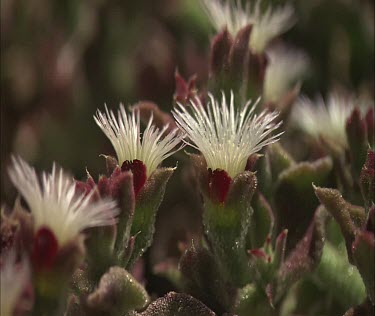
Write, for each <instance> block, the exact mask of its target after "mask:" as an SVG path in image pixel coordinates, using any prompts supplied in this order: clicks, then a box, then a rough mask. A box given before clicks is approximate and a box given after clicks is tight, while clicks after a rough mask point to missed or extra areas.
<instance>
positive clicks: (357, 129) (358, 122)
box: [346, 107, 367, 146]
mask: <svg viewBox="0 0 375 316" xmlns="http://www.w3.org/2000/svg"><path fill="white" fill-rule="evenodd" d="M346 133H347V135H348V140H349V144H350V146H352V145H354V146H355V145H357V144H362V143H363V141H364V139H365V138H366V134H367V131H366V122H365V121H364V120H362V118H361V112H360V111H359V109H358V108H357V107H355V108H354V110H353V112H352V114H351V115H350V116H349V118H348V120H347V122H346Z"/></svg>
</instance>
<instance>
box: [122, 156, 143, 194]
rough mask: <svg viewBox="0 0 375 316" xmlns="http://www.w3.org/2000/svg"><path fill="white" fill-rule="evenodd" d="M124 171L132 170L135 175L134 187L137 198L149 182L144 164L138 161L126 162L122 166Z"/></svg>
mask: <svg viewBox="0 0 375 316" xmlns="http://www.w3.org/2000/svg"><path fill="white" fill-rule="evenodd" d="M121 170H122V171H128V170H131V171H132V173H133V186H134V195H135V196H136V197H137V195H138V193H139V192H140V191H141V189H142V188H143V186H144V184H145V183H146V180H147V170H146V166H145V165H144V163H143V162H142V161H140V160H138V159H134V160H133V161H131V162H130V161H129V160H126V161H124V163H123V164H122V166H121Z"/></svg>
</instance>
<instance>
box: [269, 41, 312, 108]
mask: <svg viewBox="0 0 375 316" xmlns="http://www.w3.org/2000/svg"><path fill="white" fill-rule="evenodd" d="M267 56H268V64H267V68H266V75H265V79H264V84H263V97H264V99H265V101H272V102H276V101H278V100H280V99H281V98H282V97H283V96H284V95H285V94H286V93H287V92H288V91H289V90H290V89H292V88H293V85H295V84H296V83H297V82H299V81H300V80H301V79H302V78H303V76H304V75H305V74H306V72H307V70H308V58H307V56H306V55H305V54H304V53H303V52H301V51H296V50H292V49H288V48H285V47H280V46H277V47H275V48H272V49H269V50H267Z"/></svg>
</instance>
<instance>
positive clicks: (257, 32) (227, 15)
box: [201, 0, 295, 53]
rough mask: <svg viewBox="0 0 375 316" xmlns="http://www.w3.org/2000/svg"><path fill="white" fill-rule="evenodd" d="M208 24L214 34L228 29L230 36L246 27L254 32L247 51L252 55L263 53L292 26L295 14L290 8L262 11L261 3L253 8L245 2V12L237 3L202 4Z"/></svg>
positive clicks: (208, 1) (204, 0)
mask: <svg viewBox="0 0 375 316" xmlns="http://www.w3.org/2000/svg"><path fill="white" fill-rule="evenodd" d="M201 3H202V5H203V8H204V10H205V11H206V13H207V15H208V17H209V19H210V20H211V23H212V24H213V26H214V27H215V29H216V30H217V31H221V30H222V29H223V28H224V27H227V29H228V32H229V33H230V34H231V35H232V36H236V34H237V33H238V31H239V30H240V29H242V28H243V27H244V26H246V25H248V24H252V25H253V28H252V31H251V35H250V43H249V45H250V48H251V49H252V51H254V52H255V53H261V52H263V51H264V50H265V48H266V46H267V44H268V43H269V42H270V41H271V40H272V39H273V38H275V37H277V36H278V35H280V34H282V33H284V32H285V31H287V30H288V29H289V28H291V27H292V25H293V24H294V22H295V18H294V10H293V8H292V7H291V6H290V5H285V6H283V7H281V6H280V7H276V8H272V7H271V6H268V7H267V8H266V9H265V10H262V9H261V0H257V1H256V2H255V3H254V2H253V3H252V5H250V3H249V2H248V3H247V4H246V6H245V8H243V7H242V5H241V2H240V1H236V2H235V1H233V2H230V1H228V0H225V1H221V0H201Z"/></svg>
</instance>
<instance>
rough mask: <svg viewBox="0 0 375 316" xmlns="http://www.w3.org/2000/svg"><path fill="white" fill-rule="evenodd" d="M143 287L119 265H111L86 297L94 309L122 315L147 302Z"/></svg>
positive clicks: (143, 305) (140, 307) (142, 306)
mask: <svg viewBox="0 0 375 316" xmlns="http://www.w3.org/2000/svg"><path fill="white" fill-rule="evenodd" d="M149 300H150V299H149V297H148V294H147V292H146V291H145V289H144V288H143V287H142V285H140V284H139V283H138V282H137V281H136V280H135V279H134V278H133V276H132V275H131V274H130V273H129V272H127V271H126V270H125V269H123V268H121V267H112V268H110V269H109V271H108V272H107V273H105V274H104V275H103V276H102V278H101V279H100V282H99V285H98V288H97V289H96V290H95V291H94V292H93V293H91V294H90V295H89V296H88V297H87V305H88V307H89V308H91V309H93V310H94V311H101V312H103V313H109V314H110V315H119V316H120V315H123V314H124V313H126V312H129V311H131V310H138V309H142V308H144V307H145V306H146V305H147V304H148V303H149Z"/></svg>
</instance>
